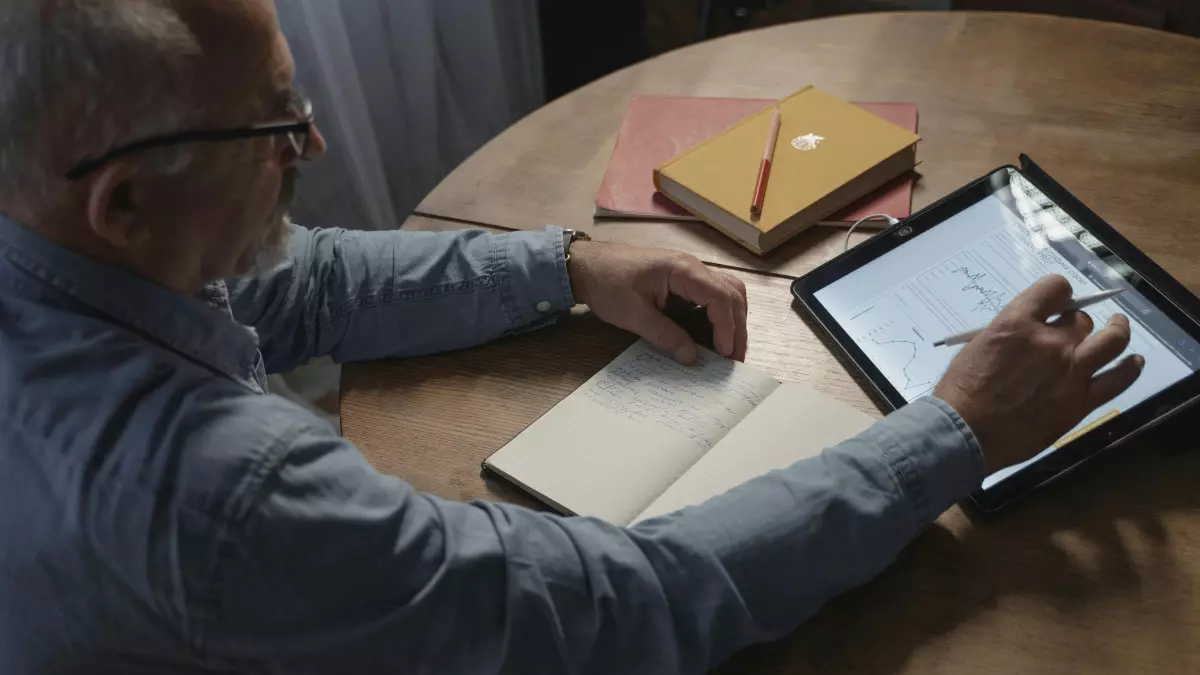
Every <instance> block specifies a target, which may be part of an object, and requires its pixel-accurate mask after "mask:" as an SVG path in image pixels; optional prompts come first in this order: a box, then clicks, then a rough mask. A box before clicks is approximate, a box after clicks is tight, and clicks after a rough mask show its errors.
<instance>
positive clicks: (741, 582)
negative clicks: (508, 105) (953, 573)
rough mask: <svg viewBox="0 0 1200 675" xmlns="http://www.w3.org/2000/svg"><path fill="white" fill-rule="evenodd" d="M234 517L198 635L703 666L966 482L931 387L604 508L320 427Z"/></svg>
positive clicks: (866, 561)
mask: <svg viewBox="0 0 1200 675" xmlns="http://www.w3.org/2000/svg"><path fill="white" fill-rule="evenodd" d="M290 438H291V439H292V440H291V442H290V447H289V449H288V450H287V451H286V452H285V453H283V454H281V455H280V456H279V457H278V458H277V459H276V460H275V465H274V466H273V467H271V472H270V477H269V478H268V479H267V481H266V482H265V483H264V488H263V494H262V495H260V497H259V499H258V500H257V506H256V507H255V509H254V511H253V513H252V515H251V516H250V517H249V518H248V519H247V520H246V521H245V523H244V524H243V526H241V527H239V528H237V529H236V531H233V532H231V534H230V537H229V541H228V543H227V545H226V546H225V547H224V548H223V550H224V551H225V553H226V555H225V558H224V560H223V561H222V563H221V564H220V566H219V569H218V574H217V578H216V583H215V584H214V587H215V588H216V589H217V590H218V593H219V595H218V599H219V603H218V605H219V611H218V612H217V613H216V617H217V618H216V619H214V622H213V624H212V625H211V626H210V627H209V629H208V630H207V631H206V635H207V638H206V641H205V643H206V645H207V648H208V649H209V650H211V651H212V656H213V659H214V660H215V661H219V663H220V664H221V665H222V666H224V667H230V668H234V669H236V668H251V669H252V670H253V671H254V672H266V673H290V674H305V673H313V674H316V673H330V672H409V673H467V672H470V673H485V672H486V673H543V672H545V673H630V674H632V673H655V674H656V675H669V674H672V673H701V672H704V671H706V670H708V669H709V668H711V667H713V666H714V665H716V664H718V663H720V662H721V661H723V660H725V659H726V658H728V657H729V656H730V655H731V654H732V653H733V652H734V651H736V650H738V649H740V648H741V647H744V646H746V645H748V644H751V643H754V642H759V641H763V640H768V639H772V638H776V637H779V636H781V635H783V634H784V633H786V632H788V631H789V630H791V629H793V628H794V627H796V626H797V625H798V624H799V623H800V622H802V621H803V620H804V619H805V618H807V617H808V616H810V615H811V614H812V613H813V612H815V611H816V610H817V609H818V608H819V607H820V606H821V604H822V603H824V602H825V601H826V600H828V599H829V598H830V597H832V596H833V595H836V594H837V593H840V592H842V591H844V590H846V589H847V588H850V587H852V586H854V585H856V584H859V583H862V582H864V581H866V580H867V579H869V578H871V577H872V576H874V575H875V574H876V573H878V572H879V571H880V570H882V569H883V568H884V567H885V566H887V565H888V564H889V563H890V562H891V561H892V560H893V559H894V557H895V555H896V554H897V553H898V552H899V551H900V550H901V549H902V548H903V547H904V546H905V545H907V543H908V542H909V541H910V540H911V539H912V538H913V537H914V536H915V535H916V534H917V533H918V532H919V531H920V530H921V528H922V527H923V526H925V525H926V524H927V523H928V522H929V521H930V520H931V519H933V518H934V517H935V516H936V515H937V514H939V513H940V512H941V511H942V510H944V509H945V508H947V507H949V506H950V505H951V504H952V503H953V502H954V501H955V500H957V499H960V498H962V497H964V496H966V495H967V494H969V493H970V492H971V491H972V490H973V489H975V488H977V487H978V485H979V482H980V480H981V477H982V459H981V456H980V454H979V448H978V446H977V445H976V443H975V440H974V438H973V436H972V435H971V433H970V430H969V429H968V428H967V427H966V425H965V424H964V423H963V422H962V420H961V419H960V418H959V417H958V415H956V414H955V413H954V411H953V410H952V409H950V408H949V407H948V406H946V405H945V404H944V403H941V402H940V401H937V400H934V399H928V400H924V401H920V402H917V403H914V404H913V405H911V406H909V407H907V408H905V409H904V410H902V411H900V412H898V413H896V414H893V415H892V416H890V417H889V418H887V419H885V420H883V421H881V422H879V423H878V424H876V425H875V426H874V427H872V428H871V429H870V430H868V431H867V432H865V433H863V434H862V435H860V436H858V437H856V438H853V439H850V440H848V441H846V442H844V443H842V444H840V445H837V446H835V447H832V448H829V449H828V450H826V451H825V452H824V453H823V454H822V455H820V456H819V457H815V458H812V459H809V460H805V461H802V462H799V463H797V464H795V465H793V466H791V467H790V468H788V469H785V470H782V471H776V472H773V473H771V474H768V475H766V476H763V477H760V478H757V479H754V480H752V481H750V482H748V483H746V484H744V485H742V486H740V487H738V488H735V489H733V490H731V491H730V492H728V493H726V494H723V495H720V496H718V497H715V498H713V499H711V500H709V501H707V502H705V503H703V504H701V505H698V506H695V507H692V508H688V509H684V510H682V511H680V512H678V513H675V514H671V515H668V516H663V517H661V518H656V519H653V520H650V521H646V522H643V523H641V524H639V525H637V526H635V527H632V528H621V527H617V526H613V525H610V524H607V523H604V522H600V521H597V520H594V519H589V518H565V517H559V516H555V515H550V514H545V513H538V512H534V511H530V510H526V509H523V508H519V507H515V506H510V505H503V504H486V503H473V504H462V503H454V502H448V501H444V500H441V499H438V498H436V497H432V496H429V495H424V494H421V493H418V492H416V491H414V490H412V489H410V488H409V487H408V486H406V485H405V484H403V483H402V482H400V481H398V480H396V479H394V478H390V477H386V476H382V475H380V474H378V473H376V472H375V471H374V470H372V469H371V468H370V466H368V465H367V464H366V462H365V461H364V460H363V458H362V456H361V455H360V454H359V453H358V452H356V451H355V450H354V449H353V448H352V447H351V446H349V445H348V444H346V442H345V441H343V440H341V439H339V438H337V437H336V436H334V435H332V434H331V433H326V432H323V431H321V430H319V429H315V428H314V429H312V430H309V429H302V430H301V431H300V432H299V433H297V434H295V435H293V436H291V437H290Z"/></svg>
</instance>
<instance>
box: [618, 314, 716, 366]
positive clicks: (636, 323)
mask: <svg viewBox="0 0 1200 675" xmlns="http://www.w3.org/2000/svg"><path fill="white" fill-rule="evenodd" d="M631 318H632V321H631V322H630V326H632V328H633V332H635V333H637V334H638V335H641V336H642V337H643V338H645V339H646V341H647V342H649V343H650V344H652V345H654V346H655V347H657V348H658V349H660V350H662V351H663V352H666V353H667V354H670V355H671V357H672V358H674V359H675V360H676V361H678V362H680V363H682V364H684V365H689V366H690V365H691V364H693V363H695V362H696V359H697V358H699V356H700V352H699V351H698V350H697V348H696V343H695V341H693V340H692V338H691V336H690V335H688V333H687V331H686V330H684V329H683V327H682V326H680V325H679V324H677V323H675V322H674V321H672V320H671V319H670V317H668V316H667V315H666V314H663V313H662V312H661V311H659V309H658V308H657V307H655V306H654V305H652V304H650V303H644V304H641V305H639V308H638V309H636V310H635V311H634V315H633V316H632V317H631Z"/></svg>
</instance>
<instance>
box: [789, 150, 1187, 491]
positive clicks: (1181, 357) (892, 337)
mask: <svg viewBox="0 0 1200 675" xmlns="http://www.w3.org/2000/svg"><path fill="white" fill-rule="evenodd" d="M1048 274H1059V275H1062V276H1064V277H1066V278H1067V279H1068V280H1069V281H1070V283H1071V286H1072V287H1073V288H1074V293H1075V296H1076V297H1078V296H1082V295H1090V294H1093V293H1098V292H1100V291H1103V290H1109V289H1115V288H1123V289H1125V291H1124V293H1122V294H1121V295H1119V296H1117V297H1116V298H1114V299H1112V300H1109V301H1106V302H1104V303H1103V304H1099V305H1094V306H1092V307H1090V308H1088V310H1087V311H1088V313H1089V314H1091V315H1092V317H1093V319H1095V324H1096V326H1097V330H1099V328H1100V327H1102V326H1104V324H1105V322H1106V321H1107V320H1108V318H1109V316H1111V315H1112V314H1113V313H1115V312H1122V313H1124V314H1125V315H1126V316H1128V317H1129V320H1130V327H1131V329H1132V342H1131V344H1130V348H1129V352H1127V353H1132V352H1136V353H1139V354H1141V355H1143V356H1144V357H1145V359H1146V365H1145V368H1144V370H1143V372H1142V375H1141V377H1139V378H1138V380H1137V382H1136V383H1134V385H1133V386H1132V387H1131V388H1130V389H1129V390H1128V391H1126V392H1125V393H1123V394H1121V395H1120V396H1118V397H1117V398H1116V399H1114V400H1113V401H1111V402H1110V403H1108V404H1106V405H1104V406H1102V407H1101V408H1100V409H1098V410H1096V411H1095V412H1093V413H1092V414H1090V415H1089V416H1088V417H1087V418H1086V419H1084V420H1083V422H1081V423H1080V424H1079V426H1077V427H1076V428H1074V429H1072V430H1071V431H1070V432H1069V433H1068V434H1067V435H1065V436H1064V437H1063V438H1062V439H1060V440H1059V441H1058V442H1057V443H1055V444H1054V445H1053V446H1052V447H1050V448H1046V449H1045V450H1044V451H1043V452H1042V453H1041V454H1039V455H1038V456H1036V457H1034V458H1033V459H1031V460H1030V461H1028V462H1026V463H1024V464H1021V465H1018V466H1014V467H1010V468H1008V469H1005V470H1003V471H1000V472H998V473H994V474H992V475H990V476H987V477H986V479H985V480H984V482H983V486H982V489H981V490H980V491H978V492H977V493H976V494H975V495H973V496H972V498H971V499H972V501H974V502H975V503H976V504H977V505H978V506H979V507H980V508H982V509H984V510H985V511H995V510H997V509H999V508H1001V507H1002V506H1004V505H1006V504H1008V503H1010V502H1012V501H1013V500H1015V499H1017V498H1019V497H1021V496H1023V495H1025V494H1026V493H1028V492H1030V491H1031V490H1033V489H1034V488H1036V487H1038V486H1039V485H1042V484H1044V483H1047V482H1048V481H1050V480H1053V479H1054V478H1056V477H1058V476H1060V475H1062V474H1063V473H1065V472H1066V471H1068V470H1070V469H1072V468H1073V467H1075V466H1077V465H1079V464H1080V463H1081V462H1083V461H1085V460H1086V459H1088V458H1090V457H1092V456H1094V455H1095V454H1097V453H1099V452H1100V451H1102V450H1104V449H1105V448H1107V447H1109V446H1111V445H1113V444H1114V443H1116V442H1117V441H1119V440H1121V439H1123V438H1125V437H1127V436H1129V435H1130V434H1132V433H1134V432H1136V431H1138V430H1140V429H1143V428H1145V427H1147V426H1148V425H1150V424H1152V423H1155V422H1156V421H1161V420H1162V419H1164V418H1165V417H1166V416H1168V415H1171V414H1173V413H1175V412H1178V411H1179V410H1181V409H1183V408H1184V407H1186V406H1188V405H1190V404H1191V403H1192V402H1194V401H1195V400H1197V396H1198V395H1200V373H1198V371H1200V323H1198V322H1197V317H1200V301H1197V299H1196V297H1195V296H1193V295H1192V294H1191V293H1189V292H1188V291H1187V290H1186V289H1185V288H1184V287H1183V286H1182V285H1181V284H1179V283H1178V282H1177V281H1175V280H1174V279H1172V278H1171V277H1170V276H1169V275H1168V274H1167V273H1166V272H1164V271H1163V270H1162V269H1161V268H1160V267H1158V266H1157V265H1155V264H1154V263H1153V262H1151V261H1150V260H1149V259H1148V258H1147V257H1146V256H1145V255H1143V254H1142V253H1141V252H1139V251H1138V250H1137V249H1136V248H1134V247H1133V246H1132V245H1131V244H1130V243H1129V242H1128V241H1126V240H1125V239H1124V238H1122V237H1121V236H1120V235H1119V234H1118V233H1117V232H1116V230H1114V229H1113V228H1112V227H1111V226H1110V225H1108V224H1107V223H1105V222H1104V221H1103V220H1101V219H1100V218H1099V217H1098V216H1096V215H1095V214H1094V213H1093V212H1091V211H1090V210H1089V209H1088V208H1087V207H1085V206H1084V205H1083V204H1082V203H1080V202H1079V201H1078V200H1077V199H1076V198H1075V197H1073V196H1072V195H1071V194H1070V193H1068V192H1067V191H1066V190H1064V189H1063V188H1062V187H1061V186H1059V185H1058V184H1057V183H1055V182H1054V181H1053V179H1051V178H1050V177H1049V176H1048V175H1046V174H1045V173H1044V172H1043V171H1042V170H1041V169H1039V168H1038V167H1037V165H1036V164H1034V163H1033V162H1032V161H1030V160H1029V159H1028V158H1027V157H1024V156H1022V166H1021V168H1019V169H1018V168H1016V167H1013V166H1006V167H1001V168H999V169H997V170H996V171H994V172H992V173H990V174H989V175H987V176H984V177H983V178H980V179H979V180H977V181H975V182H973V183H971V184H969V185H967V186H966V187H964V188H962V189H961V190H959V191H957V192H955V193H953V194H951V195H950V196H948V197H946V198H945V199H943V200H941V201H939V202H937V203H936V204H933V205H932V206H930V207H928V208H926V209H924V210H922V211H921V212H919V213H917V214H915V215H913V216H912V217H911V218H909V219H908V220H906V221H904V222H903V223H900V224H899V225H896V226H893V227H891V228H889V229H887V230H885V231H883V232H881V233H880V234H878V235H877V236H875V237H874V238H872V239H870V240H868V241H867V242H864V243H863V244H861V245H859V246H858V247H856V248H854V249H853V250H851V251H849V252H848V253H846V254H843V255H841V256H839V257H838V258H835V259H834V260H831V261H830V262H828V263H826V264H825V265H822V266H821V267H819V268H818V269H816V270H814V271H813V272H811V273H810V274H808V275H806V276H804V277H802V278H800V279H798V280H797V281H796V282H795V283H794V284H793V285H792V292H793V294H794V295H795V297H796V299H797V300H798V301H799V303H800V304H801V305H802V306H803V307H804V308H806V309H807V311H808V312H810V313H811V315H812V317H813V318H814V319H815V320H816V321H817V322H818V323H819V324H820V325H821V326H822V327H823V328H824V329H825V330H826V331H828V333H829V335H830V336H831V337H832V338H833V340H834V341H835V342H836V343H837V344H838V345H839V346H840V347H841V349H842V350H843V351H844V352H845V354H846V355H847V356H848V357H849V359H850V361H852V362H853V364H854V365H855V366H856V367H857V368H858V369H859V370H860V371H861V372H862V374H863V375H864V376H865V377H866V379H867V380H868V381H869V382H870V384H871V385H872V386H873V387H874V388H875V390H876V391H877V392H878V393H879V394H880V396H881V397H882V398H883V399H885V400H886V401H887V403H888V404H889V405H891V406H892V407H893V408H899V407H901V406H903V405H905V404H906V403H909V402H911V401H914V400H916V399H918V398H920V397H922V396H926V395H929V394H930V393H931V392H932V391H933V388H934V386H935V385H936V384H937V382H938V380H939V379H940V378H941V376H942V374H943V373H944V372H945V371H946V368H947V366H948V365H949V363H950V360H951V359H952V358H953V357H954V356H955V354H957V353H958V352H959V351H960V350H961V349H962V347H934V346H933V343H934V342H935V341H936V340H940V339H942V338H944V337H946V336H948V335H951V334H953V333H958V332H961V331H965V330H970V329H972V328H975V327H978V326H981V325H984V324H987V323H988V322H989V321H990V320H991V319H992V317H994V316H995V315H996V313H997V312H998V311H999V310H1000V308H1002V307H1003V306H1004V305H1005V304H1006V303H1007V302H1008V301H1009V300H1011V299H1012V298H1013V296H1014V295H1016V294H1018V293H1020V292H1021V291H1022V290H1024V289H1025V288H1027V287H1029V286H1030V285H1031V284H1032V283H1033V282H1034V281H1036V280H1037V279H1039V278H1041V277H1043V276H1045V275H1048Z"/></svg>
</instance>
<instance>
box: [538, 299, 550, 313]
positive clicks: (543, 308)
mask: <svg viewBox="0 0 1200 675" xmlns="http://www.w3.org/2000/svg"><path fill="white" fill-rule="evenodd" d="M553 307H554V306H553V305H551V304H550V301H549V300H543V301H541V302H539V303H538V304H537V311H539V312H541V313H542V314H545V313H546V312H549V311H550V310H551V309H552V308H553Z"/></svg>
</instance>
